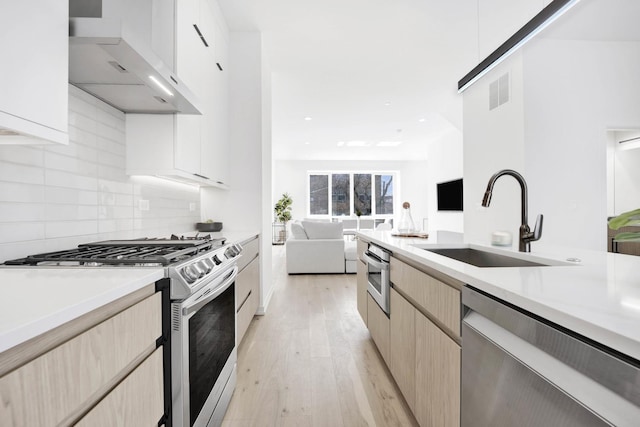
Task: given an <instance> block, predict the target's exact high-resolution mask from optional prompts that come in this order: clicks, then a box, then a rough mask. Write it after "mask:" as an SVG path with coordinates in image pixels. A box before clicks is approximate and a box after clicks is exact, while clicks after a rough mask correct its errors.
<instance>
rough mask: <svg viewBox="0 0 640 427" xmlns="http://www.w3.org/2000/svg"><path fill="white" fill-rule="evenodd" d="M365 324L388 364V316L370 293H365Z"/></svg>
mask: <svg viewBox="0 0 640 427" xmlns="http://www.w3.org/2000/svg"><path fill="white" fill-rule="evenodd" d="M367 326H368V327H369V333H371V338H373V342H375V343H376V346H377V347H378V351H380V354H381V355H382V358H383V359H384V361H385V363H386V364H387V366H388V365H389V318H388V317H387V315H386V314H384V311H382V309H381V308H380V306H379V305H378V303H377V302H375V300H374V299H373V298H371V295H369V294H367Z"/></svg>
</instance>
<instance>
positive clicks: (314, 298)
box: [223, 246, 417, 427]
mask: <svg viewBox="0 0 640 427" xmlns="http://www.w3.org/2000/svg"><path fill="white" fill-rule="evenodd" d="M273 249H274V251H273V256H274V260H273V261H274V271H273V274H274V278H275V284H274V286H275V288H274V289H275V290H274V294H273V297H272V299H271V302H270V304H269V306H268V312H267V314H266V315H265V316H256V317H255V318H254V320H253V322H252V324H251V326H250V327H249V330H248V331H247V335H245V338H244V340H243V342H242V344H241V345H240V348H239V352H238V384H237V387H236V390H235V393H234V396H233V399H232V400H231V404H230V405H229V409H228V411H227V414H226V416H225V419H224V422H223V426H265V427H267V426H331V427H337V426H416V425H417V423H416V421H415V419H414V418H413V416H412V415H411V413H410V410H409V408H408V406H407V404H406V402H405V401H404V399H403V398H402V396H401V394H400V391H399V390H398V388H397V386H396V384H395V383H394V382H393V379H392V378H391V374H390V373H389V371H388V369H387V368H386V366H385V365H384V362H383V361H382V358H381V356H380V354H379V353H378V351H377V349H376V347H375V344H374V343H373V341H371V337H370V335H369V332H368V331H367V329H366V327H365V325H364V323H363V322H362V320H361V319H360V316H359V315H358V312H357V309H356V280H355V279H356V277H355V275H354V274H353V275H345V274H341V275H294V276H288V275H287V274H286V272H285V265H284V248H283V247H275V246H274V248H273Z"/></svg>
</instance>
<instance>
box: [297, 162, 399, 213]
mask: <svg viewBox="0 0 640 427" xmlns="http://www.w3.org/2000/svg"><path fill="white" fill-rule="evenodd" d="M308 175H309V180H308V197H309V199H308V207H309V208H308V215H309V216H310V217H314V216H315V217H321V218H331V219H334V220H335V219H337V218H340V217H350V216H353V215H356V216H358V217H360V216H364V217H369V218H374V219H379V220H380V221H383V220H384V219H386V218H391V217H392V215H393V210H394V209H393V206H394V200H395V199H394V196H395V194H394V193H395V191H394V190H395V188H394V185H395V181H396V176H397V173H396V172H309V174H308Z"/></svg>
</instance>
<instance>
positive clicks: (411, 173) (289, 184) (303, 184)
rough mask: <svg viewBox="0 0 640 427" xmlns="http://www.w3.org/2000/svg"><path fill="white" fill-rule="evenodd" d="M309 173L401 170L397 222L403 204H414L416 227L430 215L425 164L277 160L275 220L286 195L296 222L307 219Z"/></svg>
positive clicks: (274, 186)
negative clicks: (277, 203)
mask: <svg viewBox="0 0 640 427" xmlns="http://www.w3.org/2000/svg"><path fill="white" fill-rule="evenodd" d="M307 171H349V172H358V171H362V172H374V171H398V172H399V179H398V180H397V182H396V183H395V185H394V200H395V202H396V206H394V219H395V221H396V222H397V221H398V220H399V219H400V207H401V206H402V202H404V201H408V202H409V203H411V215H412V217H413V220H414V222H416V226H421V225H422V218H424V217H426V216H427V215H428V188H429V186H428V184H427V174H426V171H427V162H426V161H415V162H400V161H351V160H349V161H347V160H275V161H274V168H273V177H274V184H273V192H272V201H271V209H272V218H273V206H274V205H275V203H276V201H277V200H278V199H279V198H280V197H281V196H282V194H283V193H289V195H291V198H292V199H293V204H292V216H293V218H294V219H302V218H304V217H306V216H307V197H308V195H307V192H308V178H307ZM398 196H399V197H398Z"/></svg>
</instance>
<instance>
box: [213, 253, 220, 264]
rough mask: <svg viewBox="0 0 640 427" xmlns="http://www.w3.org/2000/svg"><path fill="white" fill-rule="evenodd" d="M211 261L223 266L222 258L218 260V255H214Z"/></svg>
mask: <svg viewBox="0 0 640 427" xmlns="http://www.w3.org/2000/svg"><path fill="white" fill-rule="evenodd" d="M211 260H212V261H213V262H214V263H215V264H216V265H220V264H222V261H220V258H218V255H214V256H213V258H211Z"/></svg>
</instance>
